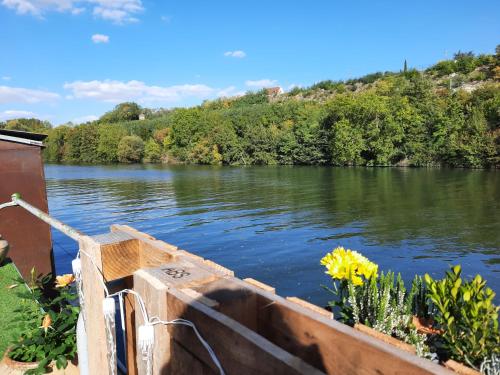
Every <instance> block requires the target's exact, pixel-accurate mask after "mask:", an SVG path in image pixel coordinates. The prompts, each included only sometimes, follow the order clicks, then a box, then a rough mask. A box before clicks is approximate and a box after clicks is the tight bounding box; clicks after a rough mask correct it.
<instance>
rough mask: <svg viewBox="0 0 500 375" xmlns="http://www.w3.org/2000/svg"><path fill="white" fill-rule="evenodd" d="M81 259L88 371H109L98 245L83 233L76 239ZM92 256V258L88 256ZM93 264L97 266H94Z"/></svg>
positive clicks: (108, 372) (106, 372)
mask: <svg viewBox="0 0 500 375" xmlns="http://www.w3.org/2000/svg"><path fill="white" fill-rule="evenodd" d="M79 245H80V250H81V262H82V281H83V292H84V299H85V304H84V306H85V310H84V314H85V328H86V331H87V340H88V364H89V373H90V374H112V373H116V368H115V369H114V372H113V369H112V371H109V360H108V357H107V350H106V333H105V325H104V315H103V312H102V302H103V300H104V297H105V292H104V287H103V285H102V276H101V273H100V272H102V260H101V247H102V245H101V244H100V243H99V242H97V241H96V239H94V238H91V237H87V236H84V237H82V238H81V239H80V241H79ZM91 259H92V260H91ZM96 267H97V269H96Z"/></svg>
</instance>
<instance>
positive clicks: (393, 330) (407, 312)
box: [348, 271, 428, 356]
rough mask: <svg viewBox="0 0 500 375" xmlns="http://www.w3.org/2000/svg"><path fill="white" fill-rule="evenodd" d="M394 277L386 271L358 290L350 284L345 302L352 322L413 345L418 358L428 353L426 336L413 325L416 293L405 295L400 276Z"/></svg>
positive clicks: (413, 290)
mask: <svg viewBox="0 0 500 375" xmlns="http://www.w3.org/2000/svg"><path fill="white" fill-rule="evenodd" d="M394 276H395V275H394V272H391V271H388V272H387V273H386V274H384V273H382V274H381V275H380V277H378V278H371V279H370V280H369V282H367V283H364V284H363V285H360V286H355V285H354V284H352V283H349V297H348V301H349V304H350V306H351V309H352V314H353V321H354V322H355V323H362V324H364V325H367V326H368V327H372V328H373V329H375V330H377V331H379V332H382V333H385V334H387V335H390V336H393V337H396V338H398V339H400V340H402V341H404V342H406V343H409V344H412V345H414V346H415V347H416V349H417V354H418V355H420V356H423V355H424V354H425V353H427V352H428V349H427V348H426V346H425V341H426V336H425V335H421V334H419V333H418V332H417V330H416V329H415V327H414V326H413V325H412V316H413V301H414V297H415V296H416V295H417V294H416V292H417V290H416V289H415V288H414V287H412V290H411V291H410V292H409V293H407V291H406V288H405V285H404V282H403V279H402V278H401V275H400V274H398V276H397V277H396V279H395V277H394ZM413 285H414V286H415V285H416V284H415V283H414V284H413Z"/></svg>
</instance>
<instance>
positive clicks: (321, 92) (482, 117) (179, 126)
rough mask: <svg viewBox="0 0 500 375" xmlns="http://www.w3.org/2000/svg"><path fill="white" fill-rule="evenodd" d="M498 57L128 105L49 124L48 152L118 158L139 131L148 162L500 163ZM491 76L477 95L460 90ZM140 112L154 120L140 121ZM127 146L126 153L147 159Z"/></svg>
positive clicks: (71, 157) (464, 57) (463, 56)
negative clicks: (157, 105)
mask: <svg viewBox="0 0 500 375" xmlns="http://www.w3.org/2000/svg"><path fill="white" fill-rule="evenodd" d="M499 62H500V58H499V57H498V56H497V55H480V56H477V57H476V56H474V55H473V54H471V53H462V52H459V53H457V54H456V55H455V60H446V61H442V62H439V63H437V64H436V65H434V66H433V67H430V68H429V69H428V70H427V71H425V72H420V71H417V70H415V69H411V68H408V66H407V68H406V71H403V72H400V73H392V72H384V73H382V72H378V73H374V74H368V75H366V76H364V77H361V78H356V79H352V80H348V81H345V82H342V81H330V80H326V81H321V82H318V83H316V84H314V85H313V86H311V87H309V88H303V89H298V88H297V89H295V90H292V92H290V93H288V95H282V96H280V97H279V98H274V99H273V100H272V101H269V98H268V95H267V93H266V91H265V90H261V91H258V92H249V93H247V94H246V95H244V96H241V97H237V98H220V99H217V100H214V101H206V102H204V103H203V104H202V105H201V106H197V107H192V108H176V109H171V110H155V111H151V110H146V109H143V108H140V107H139V106H138V105H136V104H135V103H123V104H121V105H118V106H117V107H116V108H115V109H114V110H113V111H111V112H109V113H107V114H105V115H104V116H103V117H102V118H101V119H100V120H98V121H96V122H93V123H89V124H84V125H79V126H62V127H56V128H53V129H50V130H47V132H48V134H49V137H48V139H47V141H46V144H47V149H46V151H45V157H46V159H47V160H49V161H56V162H60V161H64V162H86V163H114V162H118V161H119V158H118V144H119V142H120V140H121V139H122V138H123V137H125V136H138V137H140V138H141V139H142V140H143V141H144V142H146V148H145V158H144V161H145V162H160V161H165V160H175V161H178V162H185V163H200V164H221V163H222V164H227V165H250V164H263V165H269V164H296V165H297V164H305V165H324V164H330V165H366V166H391V165H410V166H450V167H465V168H488V167H498V166H500V131H499V130H498V129H499V127H500V84H499V83H495V82H493V80H494V79H495V77H496V76H497V75H498V77H500V64H499ZM476 67H478V68H477V69H476ZM451 73H457V74H456V75H455V76H454V77H453V78H450V77H449V76H448V75H449V74H451ZM485 77H487V79H488V80H489V81H486V83H485V82H484V81H483V83H484V84H482V85H480V87H479V88H478V89H476V90H475V91H473V92H472V93H468V92H465V91H463V90H460V89H459V87H460V85H461V84H462V82H468V81H470V80H483V79H484V78H485ZM499 79H500V78H499ZM450 80H451V82H452V83H453V88H452V90H450V89H449V83H450ZM141 113H142V114H146V117H147V119H145V120H137V119H138V117H139V114H141ZM5 126H14V125H12V124H11V125H9V124H6V125H5ZM16 126H17V125H16ZM19 126H20V125H19ZM152 138H154V140H155V141H156V143H157V144H155V143H153V142H152V141H151V140H150V139H152ZM158 147H159V148H160V155H161V156H158V151H159V150H158ZM126 149H127V148H124V149H123V150H122V153H121V155H120V156H121V157H120V159H121V160H124V161H125V162H131V161H134V162H136V161H140V160H139V159H138V157H137V155H135V156H132V157H131V158H128V157H127V156H126V155H124V154H123V152H124V151H125V150H126Z"/></svg>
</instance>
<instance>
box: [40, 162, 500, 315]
mask: <svg viewBox="0 0 500 375" xmlns="http://www.w3.org/2000/svg"><path fill="white" fill-rule="evenodd" d="M45 172H46V178H47V193H48V197H49V207H50V212H51V214H52V215H54V216H55V217H57V218H58V219H60V220H62V221H64V222H66V223H67V224H69V225H71V226H73V227H75V228H77V229H79V230H81V231H83V232H85V233H87V234H91V235H92V234H98V233H104V232H106V231H108V229H109V226H110V225H111V224H115V223H116V224H127V225H131V226H133V227H134V228H136V229H138V230H141V231H144V232H147V233H149V234H151V235H153V236H155V237H157V238H158V239H161V240H164V241H167V242H169V243H172V244H174V245H176V246H179V247H180V248H183V249H186V250H188V251H190V252H193V253H195V254H198V255H200V256H203V257H205V258H208V259H211V260H213V261H215V262H217V263H220V264H221V265H223V266H225V267H227V268H230V269H232V270H234V271H235V272H236V275H237V276H238V277H240V278H244V277H252V278H254V279H257V280H260V281H262V282H264V283H266V284H269V285H272V286H275V287H276V288H277V292H278V293H279V294H281V295H284V296H298V297H300V298H303V299H306V300H309V301H312V302H314V303H317V304H323V305H324V304H325V303H326V301H327V300H328V299H329V296H328V295H327V294H326V293H325V292H324V291H323V290H322V288H321V287H320V284H328V282H329V280H328V277H327V276H326V275H324V273H323V269H322V267H321V266H320V265H319V260H320V258H321V257H322V256H323V255H324V254H325V253H326V252H327V251H329V250H331V249H333V248H334V247H336V246H338V245H342V246H344V247H348V248H351V249H355V250H358V251H360V252H362V253H363V254H364V255H366V256H367V257H368V258H370V259H371V260H373V261H374V262H376V263H378V264H379V266H380V269H382V270H387V269H392V270H393V271H396V272H401V273H402V274H403V276H404V277H405V279H406V280H410V279H411V278H412V277H413V275H414V274H415V273H418V274H424V273H426V272H427V273H430V274H431V275H432V276H435V277H441V275H442V274H443V273H444V271H445V270H446V269H447V268H448V265H449V264H457V263H460V264H462V267H463V269H464V275H465V276H468V277H471V276H474V275H475V274H476V273H480V274H481V275H483V276H484V277H485V278H486V279H487V280H488V285H489V286H491V287H492V288H493V290H495V291H496V292H497V293H499V292H500V172H498V171H497V172H495V171H476V170H444V169H403V168H384V169H382V168H329V167H310V166H308V167H243V168H236V167H202V166H168V167H166V166H143V165H133V166H62V165H47V166H46V168H45ZM53 239H54V241H55V246H54V251H55V254H56V265H57V270H58V272H59V273H62V272H69V271H70V261H71V259H72V255H74V254H75V253H76V250H77V248H76V244H75V243H74V242H73V241H72V240H70V239H68V238H67V237H64V235H62V234H60V233H56V232H54V233H53ZM497 301H498V296H497Z"/></svg>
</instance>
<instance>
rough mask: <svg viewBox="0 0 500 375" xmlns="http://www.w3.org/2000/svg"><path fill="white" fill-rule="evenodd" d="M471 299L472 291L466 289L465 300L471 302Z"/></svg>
mask: <svg viewBox="0 0 500 375" xmlns="http://www.w3.org/2000/svg"><path fill="white" fill-rule="evenodd" d="M469 300H470V292H469V291H466V292H465V293H464V301H465V302H469Z"/></svg>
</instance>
